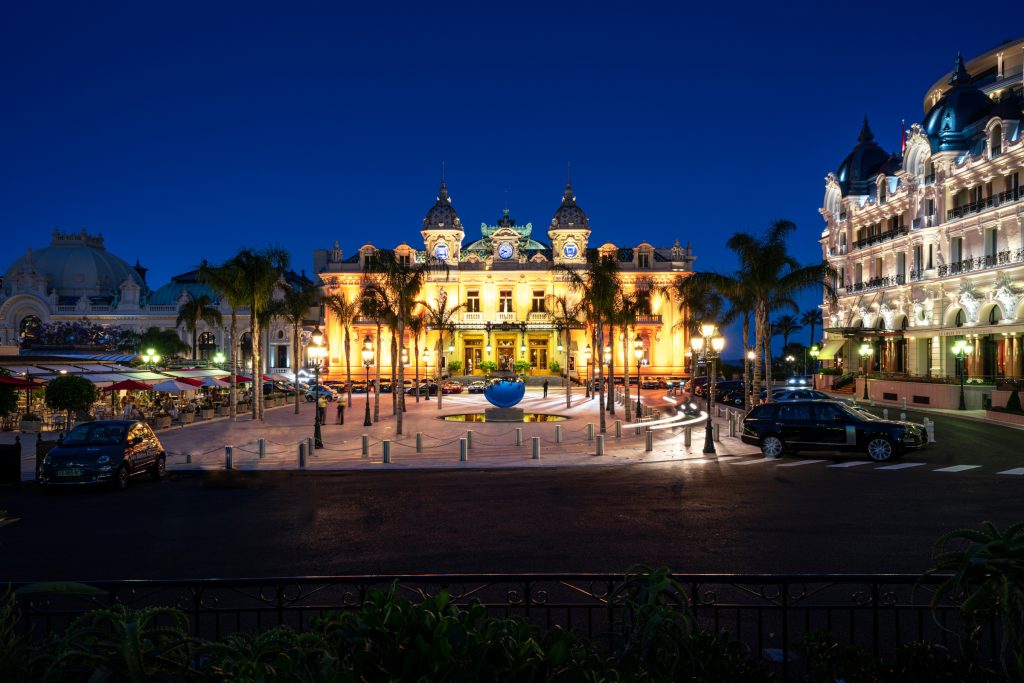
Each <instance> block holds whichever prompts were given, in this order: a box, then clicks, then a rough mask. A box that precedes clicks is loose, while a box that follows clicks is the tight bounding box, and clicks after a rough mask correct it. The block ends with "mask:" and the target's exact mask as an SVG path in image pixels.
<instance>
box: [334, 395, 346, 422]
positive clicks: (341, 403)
mask: <svg viewBox="0 0 1024 683" xmlns="http://www.w3.org/2000/svg"><path fill="white" fill-rule="evenodd" d="M334 424H336V425H343V424H345V397H344V396H339V397H338V417H337V419H335V420H334Z"/></svg>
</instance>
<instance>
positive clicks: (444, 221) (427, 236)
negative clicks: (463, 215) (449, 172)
mask: <svg viewBox="0 0 1024 683" xmlns="http://www.w3.org/2000/svg"><path fill="white" fill-rule="evenodd" d="M420 235H422V236H423V243H424V245H425V246H426V249H427V254H428V255H429V256H433V257H434V258H436V259H437V260H439V261H444V262H446V263H448V264H449V265H455V264H457V263H458V262H459V259H460V258H461V256H462V238H463V237H464V236H465V233H464V232H463V230H462V221H461V220H459V214H457V213H456V212H455V207H454V206H452V198H451V197H450V196H448V187H447V185H446V184H445V179H444V174H443V173H442V175H441V189H440V190H438V191H437V201H436V202H435V203H434V205H433V206H432V207H430V210H429V211H427V215H426V217H425V218H424V219H423V230H421V231H420Z"/></svg>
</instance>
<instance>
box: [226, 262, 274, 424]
mask: <svg viewBox="0 0 1024 683" xmlns="http://www.w3.org/2000/svg"><path fill="white" fill-rule="evenodd" d="M232 260H233V261H234V263H235V267H236V268H237V269H238V277H239V278H240V279H241V280H242V283H243V284H244V286H245V291H246V295H247V297H248V300H249V336H250V338H251V339H252V374H253V377H252V381H253V392H252V417H253V419H254V420H256V419H259V420H262V419H263V386H262V385H263V382H262V376H263V369H262V367H261V359H262V355H263V354H262V353H261V350H260V349H261V347H262V344H261V343H260V340H261V335H262V329H261V325H262V324H263V322H264V320H266V319H267V318H268V309H269V308H270V307H271V302H272V301H273V299H274V290H275V289H276V288H277V283H278V279H279V278H280V276H281V273H283V272H284V270H285V269H286V268H287V267H288V252H287V251H285V250H284V249H282V248H281V247H266V248H264V249H260V250H259V251H254V250H252V249H242V250H241V251H239V252H238V254H237V255H236V256H235V257H234V259H232Z"/></svg>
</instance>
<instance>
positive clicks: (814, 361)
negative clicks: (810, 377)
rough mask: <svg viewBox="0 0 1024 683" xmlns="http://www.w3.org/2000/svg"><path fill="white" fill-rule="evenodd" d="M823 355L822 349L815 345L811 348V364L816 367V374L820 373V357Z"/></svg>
mask: <svg viewBox="0 0 1024 683" xmlns="http://www.w3.org/2000/svg"><path fill="white" fill-rule="evenodd" d="M819 355H821V349H819V348H818V345H817V344H815V345H814V346H812V347H811V364H812V365H813V367H814V372H817V371H818V356H819Z"/></svg>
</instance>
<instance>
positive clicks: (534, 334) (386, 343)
mask: <svg viewBox="0 0 1024 683" xmlns="http://www.w3.org/2000/svg"><path fill="white" fill-rule="evenodd" d="M420 237H421V239H422V243H421V244H420V245H417V246H415V247H414V246H410V245H409V244H407V243H405V242H403V243H401V244H399V245H397V246H383V245H380V246H375V245H373V244H370V243H367V244H365V245H363V246H361V247H359V249H358V250H357V251H356V252H355V253H353V254H351V255H348V256H346V255H344V254H343V253H342V251H341V249H340V248H339V245H338V243H337V242H335V244H334V248H333V249H326V250H317V251H315V252H314V254H313V263H314V272H315V273H316V275H318V276H319V277H320V279H321V281H322V282H323V286H324V290H325V292H326V293H328V294H330V293H335V294H344V295H345V296H346V297H347V298H348V299H349V300H350V301H351V300H353V299H358V298H359V292H360V288H361V287H362V285H363V283H364V278H365V275H364V269H365V266H366V261H367V258H368V257H370V256H371V255H372V254H373V253H374V252H375V251H376V250H377V249H378V248H387V249H392V250H393V251H394V253H395V255H396V256H397V257H398V258H399V259H406V260H408V261H409V262H412V263H416V262H425V261H426V258H427V254H432V255H433V256H434V257H436V258H437V259H439V260H441V261H443V262H444V263H445V264H446V265H447V266H448V272H447V273H444V272H443V271H438V272H437V273H435V274H432V275H431V276H430V278H429V280H428V282H427V285H426V287H425V289H424V291H423V292H422V297H421V298H422V300H424V301H428V302H431V303H433V302H436V301H437V300H438V299H439V298H441V297H445V298H446V299H447V301H448V304H449V306H454V305H459V304H461V305H462V308H461V309H460V310H459V311H458V313H457V314H456V315H457V320H456V322H455V329H454V335H451V334H448V333H445V336H444V340H443V343H442V345H441V346H442V349H443V356H442V358H440V359H439V360H440V363H441V367H442V368H446V367H447V365H448V363H449V361H453V360H457V361H459V362H460V363H461V364H462V370H461V371H460V372H456V373H454V374H466V373H472V372H477V371H478V370H479V368H480V364H481V363H482V362H485V361H491V362H493V363H495V364H496V365H497V367H498V368H499V369H512V367H513V365H514V363H515V362H516V361H527V362H528V363H529V365H530V374H531V375H534V374H541V375H543V374H549V365H551V363H552V362H556V363H558V367H559V368H560V369H564V368H568V370H569V373H570V375H571V376H572V377H575V378H582V377H584V373H586V372H587V366H586V360H585V358H586V355H585V351H586V350H587V348H588V346H589V344H590V341H589V339H590V334H589V332H588V330H587V329H586V328H585V327H584V325H583V324H580V325H579V326H578V327H574V328H572V329H571V331H570V335H571V336H570V339H571V341H570V344H569V346H568V347H564V345H561V346H562V348H561V350H559V346H560V340H559V337H558V328H557V325H556V324H555V322H554V321H553V319H552V315H551V311H550V310H548V307H549V297H550V296H551V295H561V294H566V293H567V285H566V284H565V282H564V279H563V277H564V276H563V275H562V274H560V271H559V270H558V269H557V268H556V267H558V266H561V265H566V266H569V267H581V268H582V267H584V266H585V264H586V260H587V255H588V254H589V253H594V252H597V253H600V254H608V255H612V256H614V257H615V258H617V259H618V260H619V264H620V266H621V273H622V274H621V281H622V287H623V288H625V289H626V290H627V291H633V290H635V289H636V288H657V287H661V286H664V285H666V284H668V283H670V282H671V281H672V280H673V279H674V278H675V277H677V276H678V275H679V274H685V273H689V272H691V269H692V266H693V261H694V256H693V254H692V251H691V249H690V247H681V246H680V245H679V241H678V240H676V242H675V245H674V246H672V247H668V248H660V247H654V246H652V245H651V244H649V243H647V242H643V241H641V242H639V243H637V244H635V245H631V246H628V247H620V246H617V245H614V244H611V243H606V244H603V245H600V246H591V244H590V238H591V230H590V220H589V218H588V217H587V214H586V213H585V212H584V211H583V209H582V208H581V207H580V205H579V204H577V203H576V196H575V194H574V192H573V189H572V186H571V183H567V184H566V187H565V192H564V194H563V196H562V201H561V204H560V205H559V206H558V207H557V209H556V210H555V212H554V215H553V216H552V218H551V222H550V223H549V224H548V226H547V234H546V235H544V234H543V233H541V234H536V233H535V232H534V229H533V224H532V223H526V224H518V223H517V222H516V221H515V220H514V219H513V218H512V217H511V216H510V215H509V212H508V210H505V211H504V212H503V214H502V216H501V218H500V219H499V220H498V221H497V222H496V223H495V224H494V225H488V224H486V223H482V224H481V225H480V235H479V237H477V238H476V239H474V238H473V237H472V236H471V237H470V240H469V241H467V239H466V233H465V230H464V227H463V224H462V220H461V219H460V218H459V215H458V212H457V211H456V210H455V206H454V204H453V203H452V198H451V197H450V196H449V194H448V188H447V186H446V184H445V182H444V180H442V182H441V188H440V190H439V191H438V194H437V200H436V202H435V203H434V205H433V206H432V207H430V209H429V210H428V211H427V214H426V217H425V218H424V219H423V226H422V229H421V230H420ZM544 237H546V238H547V241H546V242H545V241H543V239H544ZM680 318H681V315H680V314H679V312H678V310H677V307H676V304H675V303H674V302H671V301H667V300H665V299H664V298H663V297H661V296H653V297H652V311H651V315H648V316H644V317H643V318H642V319H641V320H640V323H639V325H638V326H637V333H638V334H639V335H640V337H641V339H642V340H643V344H644V353H645V361H646V366H644V368H643V372H644V374H650V375H681V374H683V373H684V360H685V357H686V350H687V349H688V342H689V340H688V339H687V336H686V334H685V332H684V331H683V330H682V326H681V325H679V321H680ZM582 322H583V323H585V321H582ZM325 334H326V339H327V343H328V345H329V349H330V351H329V364H330V371H331V372H332V373H337V372H338V371H339V370H340V371H342V372H343V371H344V368H345V359H344V356H343V354H344V345H343V343H342V340H343V337H344V334H343V330H342V328H341V325H340V324H339V323H338V321H337V320H335V319H334V318H333V316H332V315H331V313H330V311H327V313H326V332H325ZM354 334H355V335H356V337H355V338H354V339H355V340H354V341H353V343H352V344H351V354H352V356H351V358H350V363H351V366H352V368H353V372H355V371H356V370H360V371H361V370H362V364H361V358H360V350H361V344H360V342H361V340H362V339H363V338H364V337H366V336H367V335H368V336H370V337H371V338H373V337H374V336H375V335H376V324H375V323H374V321H371V320H365V319H359V320H357V322H356V324H355V329H354ZM382 334H384V335H385V339H383V340H382V344H381V347H382V353H383V354H384V355H383V356H382V360H381V365H382V368H381V370H382V373H384V374H390V373H391V366H392V360H391V358H390V354H389V349H390V346H391V340H390V336H388V335H389V334H390V333H389V332H388V331H387V330H386V328H385V330H384V332H383V333H382ZM438 334H439V331H437V330H431V331H428V332H427V333H425V335H424V338H422V339H421V340H420V343H419V348H420V349H421V350H422V349H424V348H427V347H429V348H431V349H434V348H436V343H437V339H438V337H437V335H438ZM616 334H620V333H619V332H618V331H617V332H616ZM452 336H454V339H452ZM404 342H405V343H404V348H405V349H406V351H407V353H408V354H409V356H410V358H411V356H412V354H413V353H414V345H413V343H412V339H411V338H409V337H407V338H406V339H405V340H404ZM627 346H628V348H626V347H627ZM624 349H625V351H624ZM624 352H628V353H633V348H632V343H630V344H629V345H624V344H623V343H622V340H621V339H620V340H617V341H616V345H615V355H616V358H615V365H616V367H618V368H621V367H622V363H623V362H624V358H623V356H622V354H623V353H624ZM600 360H601V354H600V353H592V360H591V362H592V363H597V362H599V361H600ZM411 362H412V361H410V363H411ZM437 362H438V359H436V358H431V359H430V368H429V372H430V373H431V374H433V372H434V367H435V363H437ZM630 366H631V367H634V368H635V366H636V361H635V360H634V359H633V357H631V358H630ZM422 370H423V367H422V363H421V371H422Z"/></svg>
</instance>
